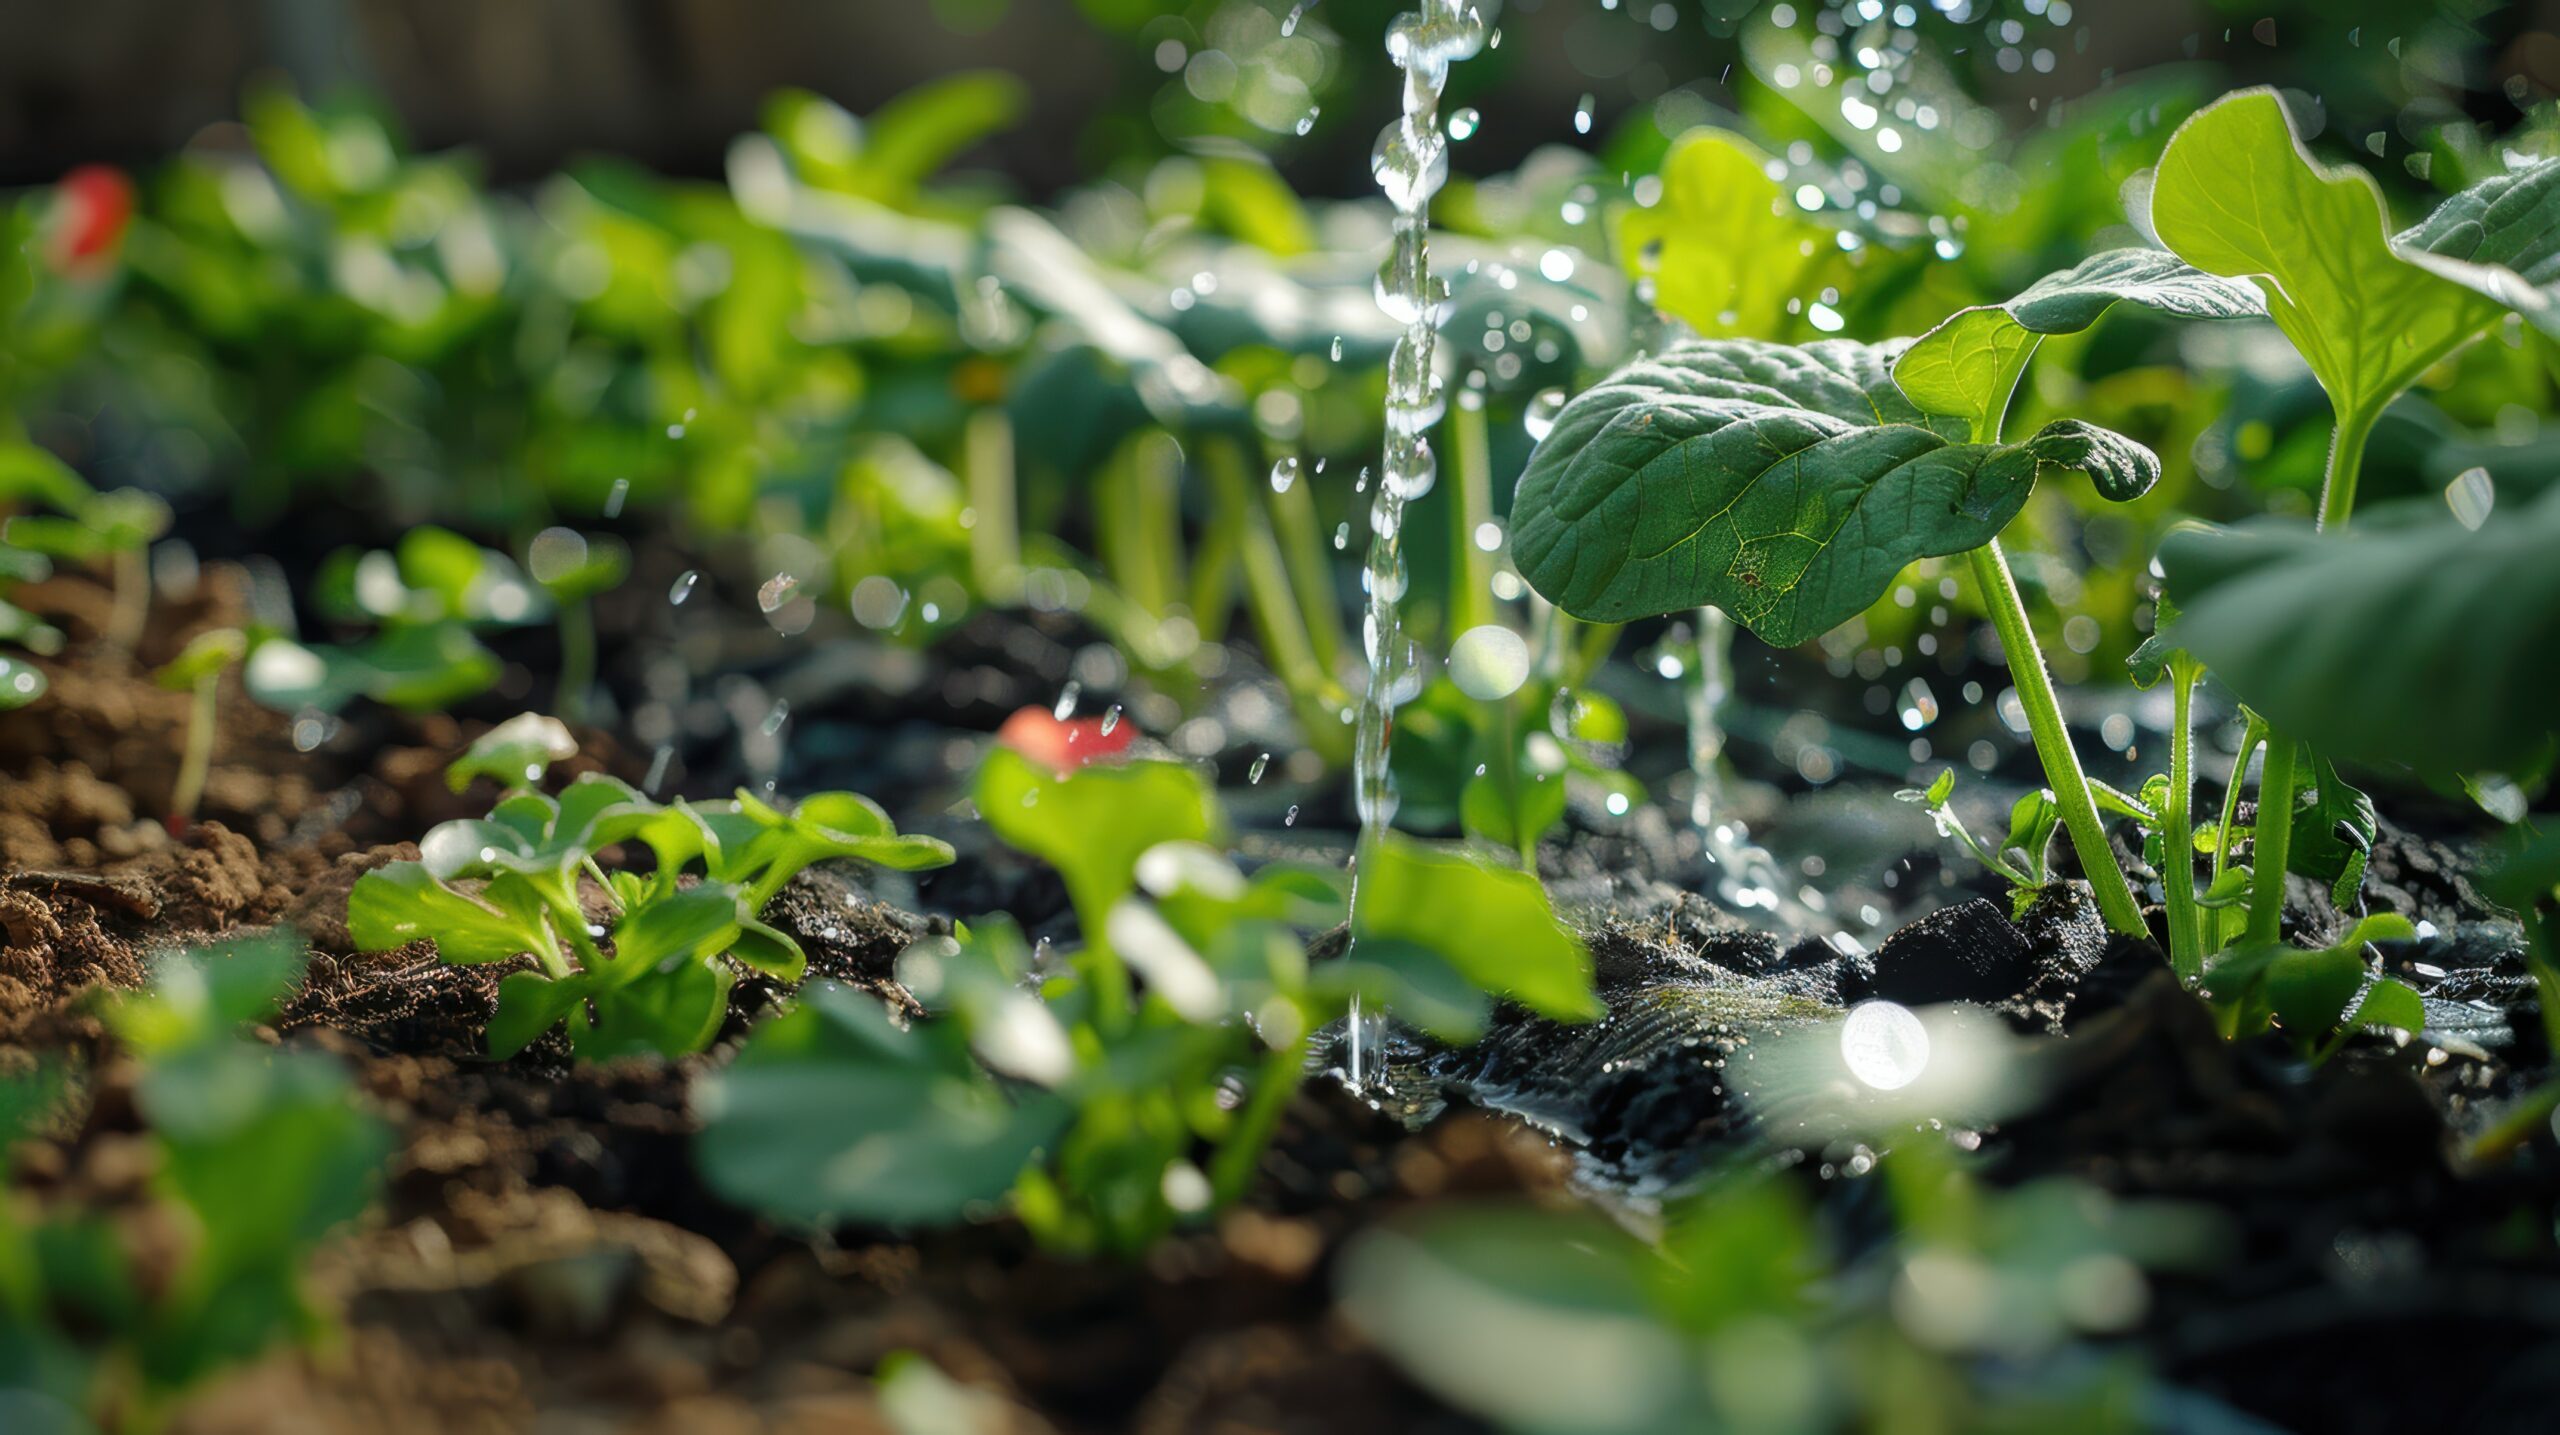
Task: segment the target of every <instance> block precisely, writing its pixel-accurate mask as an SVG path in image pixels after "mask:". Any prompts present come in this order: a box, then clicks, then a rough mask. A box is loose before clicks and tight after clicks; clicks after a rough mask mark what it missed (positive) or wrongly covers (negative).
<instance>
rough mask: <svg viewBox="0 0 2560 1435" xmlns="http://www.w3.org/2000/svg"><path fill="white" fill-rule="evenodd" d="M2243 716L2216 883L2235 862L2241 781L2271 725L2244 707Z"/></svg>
mask: <svg viewBox="0 0 2560 1435" xmlns="http://www.w3.org/2000/svg"><path fill="white" fill-rule="evenodd" d="M2240 715H2241V719H2242V726H2241V729H2240V753H2239V755H2238V756H2237V757H2234V758H2233V759H2232V760H2231V780H2230V781H2229V782H2228V783H2225V784H2224V785H2223V788H2222V826H2221V827H2220V829H2218V830H2217V831H2216V833H2215V834H2214V842H2213V872H2212V877H2211V881H2213V882H2219V881H2221V880H2222V869H2223V868H2225V867H2227V866H2229V865H2230V863H2231V847H2232V841H2233V839H2232V832H2231V829H2232V825H2233V824H2234V823H2236V822H2238V821H2239V820H2240V779H2241V778H2243V777H2245V776H2247V775H2248V772H2249V758H2250V756H2251V755H2252V754H2254V753H2255V752H2257V750H2258V748H2259V746H2260V745H2261V744H2263V743H2265V742H2266V740H2267V725H2266V723H2264V722H2263V721H2261V720H2260V719H2259V717H2258V715H2257V714H2256V713H2253V712H2251V711H2249V710H2248V709H2247V708H2242V709H2241V710H2240ZM2208 885H2210V883H2208Z"/></svg>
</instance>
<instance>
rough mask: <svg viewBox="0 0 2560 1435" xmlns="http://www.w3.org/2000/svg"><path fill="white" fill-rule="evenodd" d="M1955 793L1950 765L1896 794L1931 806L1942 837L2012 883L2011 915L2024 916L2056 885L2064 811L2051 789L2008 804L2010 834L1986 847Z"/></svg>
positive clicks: (1906, 799)
mask: <svg viewBox="0 0 2560 1435" xmlns="http://www.w3.org/2000/svg"><path fill="white" fill-rule="evenodd" d="M1955 790H1956V770H1955V769H1954V768H1952V767H1951V768H1948V769H1947V770H1946V771H1944V772H1941V773H1939V774H1938V776H1937V780H1936V781H1934V782H1931V783H1930V784H1929V785H1928V787H1926V788H1925V789H1924V788H1917V787H1906V788H1904V789H1903V790H1901V791H1900V792H1897V793H1895V794H1894V796H1895V797H1896V798H1898V799H1900V800H1902V801H1904V802H1911V803H1917V804H1919V805H1920V806H1922V807H1925V808H1927V809H1928V811H1929V820H1930V821H1931V822H1934V823H1936V824H1937V827H1938V835H1939V836H1941V837H1952V838H1954V839H1955V840H1956V841H1957V842H1958V843H1960V844H1962V845H1963V847H1964V849H1965V850H1966V851H1967V852H1970V853H1972V854H1973V858H1974V860H1975V861H1977V862H1980V863H1981V864H1982V865H1983V866H1984V867H1985V868H1987V869H1989V871H1990V872H1991V873H1992V875H1994V876H1996V877H1998V878H2000V879H2001V880H2002V881H2004V882H2007V883H2008V884H2009V907H2010V912H2011V915H2013V916H2024V915H2025V914H2026V910H2027V906H2028V904H2030V903H2032V902H2033V901H2035V899H2036V896H2037V894H2038V893H2041V892H2042V891H2043V890H2044V889H2045V888H2046V887H2048V886H2051V885H2052V883H2053V861H2052V856H2053V837H2054V833H2055V832H2056V831H2058V830H2059V829H2060V828H2061V825H2062V810H2061V809H2060V808H2059V807H2057V806H2056V805H2055V804H2054V800H2053V794H2052V793H2051V792H2050V791H2045V790H2038V791H2035V792H2030V793H2027V794H2025V795H2024V796H2022V797H2020V798H2019V799H2018V800H2017V801H2016V802H2014V803H2012V804H2010V807H2009V835H2008V836H2006V837H2004V838H2002V839H2001V841H2000V845H1999V846H1998V847H1997V848H1991V847H1985V846H1984V845H1982V843H1981V841H1980V840H1979V839H1977V838H1976V837H1975V836H1974V835H1973V831H1972V829H1971V828H1968V827H1966V826H1965V823H1964V819H1963V818H1962V817H1960V816H1958V815H1957V814H1956V809H1955V805H1954V803H1953V802H1952V801H1951V800H1950V799H1951V798H1953V797H1954V795H1955Z"/></svg>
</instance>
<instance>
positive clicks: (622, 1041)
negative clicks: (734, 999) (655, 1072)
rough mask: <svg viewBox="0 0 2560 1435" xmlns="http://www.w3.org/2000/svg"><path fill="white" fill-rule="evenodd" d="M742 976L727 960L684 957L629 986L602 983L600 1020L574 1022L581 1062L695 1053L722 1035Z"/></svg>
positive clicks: (598, 1003) (572, 1038) (597, 1008)
mask: <svg viewBox="0 0 2560 1435" xmlns="http://www.w3.org/2000/svg"><path fill="white" fill-rule="evenodd" d="M736 980H737V973H736V972H735V971H734V970H733V969H731V968H730V967H729V966H728V965H727V964H726V963H720V962H699V961H680V962H676V963H673V964H672V965H669V966H665V967H660V968H654V969H652V970H651V971H649V972H648V974H647V975H645V976H643V977H641V978H640V979H639V980H637V981H634V982H631V983H630V984H628V985H626V986H620V987H614V988H610V989H607V988H604V987H598V988H597V990H596V992H595V1013H596V1014H595V1021H594V1023H593V1024H592V1025H589V1024H587V1023H584V1022H572V1023H570V1026H569V1042H570V1045H572V1046H574V1047H576V1048H577V1052H578V1059H579V1060H580V1061H613V1060H616V1059H618V1058H621V1057H626V1056H687V1055H690V1054H692V1053H694V1052H697V1051H700V1050H702V1049H703V1048H704V1047H707V1046H709V1045H710V1044H711V1039H712V1038H713V1037H715V1036H718V1035H719V1034H720V1023H721V1021H722V1020H723V1019H724V1018H725V1017H727V1016H728V1014H729V987H730V985H731V984H732V983H734V982H735V981H736Z"/></svg>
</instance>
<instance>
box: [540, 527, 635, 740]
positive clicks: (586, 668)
mask: <svg viewBox="0 0 2560 1435" xmlns="http://www.w3.org/2000/svg"><path fill="white" fill-rule="evenodd" d="M525 571H526V572H527V573H529V574H531V575H532V577H533V581H534V582H536V583H539V584H541V585H542V591H543V592H544V593H546V594H548V595H550V598H551V607H552V611H553V612H554V613H555V614H556V615H557V618H558V622H559V628H560V681H559V685H558V687H557V689H556V690H555V694H554V696H553V698H552V700H551V706H552V708H553V709H554V710H555V712H556V713H557V715H558V716H559V717H560V719H561V720H562V721H564V722H579V721H582V720H584V718H585V717H586V711H587V698H588V695H589V691H590V690H591V689H593V688H594V687H595V682H596V615H595V610H594V607H593V606H592V605H593V602H594V599H595V596H596V595H597V594H599V593H605V592H610V591H611V590H613V589H615V588H619V587H621V586H622V581H623V580H624V579H626V578H628V577H630V576H631V550H630V548H629V547H627V546H625V545H624V543H623V541H622V540H621V539H619V538H615V537H612V536H610V535H598V536H593V537H591V536H589V535H587V534H584V533H580V532H579V531H577V530H576V529H574V528H546V529H544V530H542V531H541V532H540V533H537V534H535V535H534V536H533V542H532V543H530V544H529V545H527V547H526V549H525Z"/></svg>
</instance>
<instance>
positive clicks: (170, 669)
mask: <svg viewBox="0 0 2560 1435" xmlns="http://www.w3.org/2000/svg"><path fill="white" fill-rule="evenodd" d="M248 654H249V639H248V636H247V635H246V634H244V633H242V632H241V631H240V630H239V629H237V628H216V629H214V630H212V631H211V632H207V633H199V634H197V635H196V636H195V637H194V638H193V639H191V640H189V641H188V643H187V646H186V647H185V648H183V649H181V650H180V651H179V653H178V656H177V657H175V658H172V659H170V660H169V663H168V665H167V666H166V667H163V668H162V669H160V671H159V672H158V673H156V674H154V675H153V676H154V677H155V678H156V679H157V680H158V681H159V684H160V686H162V687H164V688H167V689H169V690H170V691H172V692H181V693H186V694H189V695H190V704H189V709H188V714H187V747H186V753H185V755H184V756H183V757H182V758H181V759H180V760H179V763H178V785H177V786H176V787H175V788H173V789H172V790H171V791H170V794H169V830H170V831H172V832H184V831H185V830H186V829H187V827H188V825H189V824H191V823H193V822H194V821H195V816H196V804H197V802H199V801H201V800H202V799H203V797H204V780H205V775H206V773H207V772H208V771H209V770H210V769H211V767H212V765H213V739H214V717H215V711H214V708H215V704H216V702H217V701H218V700H219V698H220V696H221V691H222V675H223V674H224V673H225V672H227V671H229V670H230V668H231V665H232V664H234V663H237V662H239V661H240V660H241V659H242V658H244V657H247V656H248Z"/></svg>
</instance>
